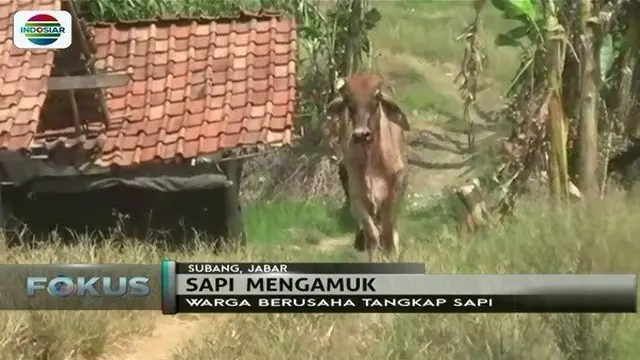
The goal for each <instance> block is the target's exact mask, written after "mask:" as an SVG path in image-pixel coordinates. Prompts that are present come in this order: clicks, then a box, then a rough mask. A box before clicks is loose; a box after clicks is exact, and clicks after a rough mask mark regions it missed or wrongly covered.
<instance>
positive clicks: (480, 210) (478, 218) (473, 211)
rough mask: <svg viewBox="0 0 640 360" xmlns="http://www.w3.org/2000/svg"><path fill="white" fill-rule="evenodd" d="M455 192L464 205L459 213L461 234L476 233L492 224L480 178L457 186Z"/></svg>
mask: <svg viewBox="0 0 640 360" xmlns="http://www.w3.org/2000/svg"><path fill="white" fill-rule="evenodd" d="M454 192H455V194H456V195H457V196H458V199H460V202H462V204H463V205H464V207H463V208H462V209H461V212H460V214H459V227H458V231H459V234H460V235H466V234H474V233H476V232H477V231H478V230H480V229H482V228H484V227H487V226H488V225H489V224H490V222H491V217H490V214H489V212H488V211H487V207H486V204H485V201H484V193H483V192H482V187H481V186H480V180H478V179H473V180H471V181H470V182H469V183H467V184H465V185H462V186H460V187H458V188H456V189H455V190H454Z"/></svg>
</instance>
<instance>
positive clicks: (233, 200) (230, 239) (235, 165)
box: [221, 151, 247, 246]
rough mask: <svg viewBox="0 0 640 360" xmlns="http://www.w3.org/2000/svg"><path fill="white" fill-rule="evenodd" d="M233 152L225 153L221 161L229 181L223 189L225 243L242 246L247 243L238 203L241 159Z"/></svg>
mask: <svg viewBox="0 0 640 360" xmlns="http://www.w3.org/2000/svg"><path fill="white" fill-rule="evenodd" d="M232 156H233V153H232V152H231V151H229V152H228V153H226V154H225V156H224V160H223V162H222V163H221V167H222V170H223V171H224V173H225V175H226V176H227V180H229V181H230V182H231V184H230V185H229V186H227V187H226V188H225V189H224V191H225V199H224V202H225V210H226V211H225V214H226V222H227V238H226V239H225V241H226V242H227V244H229V245H231V244H234V245H238V246H244V245H246V244H247V237H246V234H245V231H244V221H243V220H242V208H241V205H240V181H241V180H242V160H241V159H233V158H232Z"/></svg>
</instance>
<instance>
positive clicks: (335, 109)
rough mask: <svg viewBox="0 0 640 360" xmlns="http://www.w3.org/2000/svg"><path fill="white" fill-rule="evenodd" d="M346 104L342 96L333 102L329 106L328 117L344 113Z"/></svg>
mask: <svg viewBox="0 0 640 360" xmlns="http://www.w3.org/2000/svg"><path fill="white" fill-rule="evenodd" d="M345 105H346V102H345V101H344V98H343V97H342V96H338V97H337V98H335V99H333V100H331V102H330V103H329V104H328V105H327V116H329V117H335V116H338V115H340V114H341V113H342V111H343V110H344V107H345Z"/></svg>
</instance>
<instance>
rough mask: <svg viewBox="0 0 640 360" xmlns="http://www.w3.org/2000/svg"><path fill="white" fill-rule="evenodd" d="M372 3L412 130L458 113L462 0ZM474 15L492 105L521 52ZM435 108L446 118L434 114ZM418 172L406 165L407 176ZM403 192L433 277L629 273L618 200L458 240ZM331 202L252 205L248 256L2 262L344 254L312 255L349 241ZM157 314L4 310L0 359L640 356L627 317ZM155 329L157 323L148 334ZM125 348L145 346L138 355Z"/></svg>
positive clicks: (40, 258)
mask: <svg viewBox="0 0 640 360" xmlns="http://www.w3.org/2000/svg"><path fill="white" fill-rule="evenodd" d="M376 4H377V6H379V8H380V10H381V12H382V14H383V20H382V22H381V24H380V26H379V27H378V28H377V29H376V30H375V32H374V34H373V40H374V47H375V52H376V54H377V57H376V58H375V59H374V61H373V65H374V66H375V67H376V69H378V70H379V71H380V72H381V73H382V74H383V75H384V76H385V77H386V78H387V79H389V80H390V81H391V82H392V85H393V86H394V89H395V92H396V96H397V97H398V99H399V101H400V103H401V104H402V105H403V107H405V108H406V109H408V112H410V113H411V116H412V121H414V123H418V125H419V123H420V122H423V123H424V124H428V123H432V122H436V120H437V121H439V120H440V119H444V120H443V121H444V122H449V121H452V122H455V121H456V119H455V118H456V117H457V116H459V114H460V113H461V106H460V104H459V101H458V95H457V93H456V91H455V87H454V86H453V85H452V84H451V82H452V80H453V77H454V76H455V74H456V72H457V64H458V62H459V61H460V57H461V54H462V45H461V44H459V43H456V42H455V41H454V40H453V39H454V38H455V36H456V35H457V34H458V32H459V31H461V30H462V28H463V27H464V26H465V24H466V22H467V21H469V20H470V19H471V15H472V8H471V5H470V2H467V1H453V0H451V1H426V0H421V1H417V0H415V1H399V0H398V1H379V2H377V3H376ZM489 5H490V4H487V6H489ZM483 20H484V26H483V31H482V39H483V42H484V43H485V45H486V47H487V52H488V53H489V55H490V64H489V67H488V68H487V75H488V77H489V83H491V84H493V86H492V88H491V90H490V91H489V93H488V95H486V98H485V99H484V101H485V104H486V105H487V106H493V105H496V104H497V99H498V95H499V94H500V92H501V90H502V89H504V85H505V84H506V82H507V81H508V79H509V78H510V76H511V75H512V74H513V71H514V70H515V68H516V67H517V65H518V64H517V53H514V52H513V51H505V50H503V49H497V48H496V47H495V46H494V45H493V40H492V39H493V37H494V36H495V34H497V33H498V32H499V31H501V29H505V28H507V24H506V23H505V21H504V20H502V19H500V18H499V16H498V15H497V14H496V12H494V11H487V12H486V13H485V16H484V18H483ZM439 113H446V114H448V115H447V116H445V117H437V116H435V115H434V114H439ZM424 155H425V156H430V155H429V153H425V154H424ZM424 174H426V173H421V172H419V171H418V177H420V176H422V175H424ZM424 176H427V175H424ZM447 185H449V184H446V183H443V184H442V186H443V187H444V186H447ZM412 191H413V194H412V197H411V199H410V200H409V202H408V205H409V206H408V207H407V208H406V209H404V211H403V213H402V216H401V220H400V227H401V236H402V242H403V249H404V251H403V253H404V255H403V256H404V258H403V260H407V261H419V262H424V263H425V264H426V266H427V269H428V271H429V272H431V273H576V272H578V273H581V272H593V273H598V272H599V273H615V272H637V271H638V269H640V260H638V254H639V253H640V242H638V239H637V234H639V233H640V222H639V221H638V220H637V219H638V218H639V217H640V204H639V203H637V202H634V201H626V200H623V199H622V198H621V197H620V196H618V195H612V196H610V197H608V198H607V199H605V200H604V201H603V202H602V203H601V204H598V205H597V206H596V207H595V209H591V210H589V209H585V208H583V206H580V205H574V206H571V207H569V208H565V209H554V208H551V207H549V206H547V205H546V204H545V203H544V201H543V200H541V199H539V198H538V199H524V200H522V201H521V204H522V208H521V209H519V211H518V215H517V216H516V217H514V218H512V219H510V220H509V221H508V222H506V223H505V224H503V226H502V227H499V228H495V229H492V230H490V231H488V232H486V233H484V234H481V235H479V236H477V237H474V238H468V239H461V238H458V237H457V236H456V234H455V228H454V224H453V222H452V219H451V217H450V208H449V206H448V205H449V204H448V203H446V202H443V201H438V200H437V199H438V197H437V196H436V195H437V194H432V193H424V192H421V191H420V188H419V187H417V186H415V185H414V186H413V189H412ZM339 205H340V204H339V203H338V202H337V201H334V200H326V201H313V202H304V201H300V202H265V203H259V204H250V205H249V206H247V210H246V214H245V222H246V230H247V234H248V237H249V246H248V249H247V251H246V253H244V254H225V255H221V256H216V255H213V251H212V249H211V248H210V247H209V246H208V245H207V244H206V243H198V244H194V246H193V248H192V249H189V250H188V251H179V252H178V251H167V250H164V249H161V248H157V247H154V246H151V245H149V244H145V243H143V242H139V241H136V240H132V241H131V242H130V243H128V244H125V246H123V247H115V246H110V244H109V242H108V241H106V242H105V241H102V242H96V241H93V240H91V239H80V240H79V243H78V244H76V245H73V246H70V245H62V244H59V243H55V242H53V243H48V244H45V245H43V246H42V247H40V248H38V249H29V248H27V247H11V248H9V247H7V246H5V245H4V244H3V243H2V242H0V262H2V263H52V262H60V263H78V262H96V263H158V262H159V261H160V260H161V259H167V258H168V259H175V260H178V261H180V260H190V261H216V260H225V261H233V260H251V261H260V260H268V261H280V260H283V261H329V260H353V259H354V254H353V252H352V251H351V249H350V247H349V243H348V240H347V242H346V245H343V246H335V247H333V248H330V249H328V250H330V251H320V248H321V246H320V245H322V243H323V242H324V241H325V240H326V238H329V239H335V238H340V237H345V234H346V233H345V227H344V226H343V225H342V224H341V223H340V221H339V219H338V216H337V214H338V213H339ZM325 250H327V249H325ZM166 318H168V317H163V316H162V315H160V314H158V313H154V312H114V311H110V312H107V311H102V312H100V311H94V312H61V311H48V312H43V311H32V312H9V311H5V312H2V313H0V360H4V359H7V360H14V359H24V360H44V359H52V360H62V359H86V360H91V359H142V360H144V359H149V360H152V359H153V360H161V359H169V358H173V359H194V360H197V359H201V360H205V359H206V360H210V359H221V360H222V359H255V358H262V359H273V360H276V359H287V358H288V359H294V358H295V359H397V360H404V359H434V360H439V359H460V360H463V359H474V360H475V359H505V360H527V359H531V360H538V359H552V360H555V359H557V360H561V359H562V360H573V359H580V360H591V359H593V360H601V359H616V360H632V359H638V358H640V342H639V341H638V339H640V321H639V319H638V316H636V315H625V316H618V315H599V316H597V315H583V316H577V315H437V314H433V315H384V316H372V315H229V316H213V315H212V316H204V315H203V316H193V317H182V318H181V319H183V322H171V321H169V320H163V319H166ZM190 321H191V322H193V323H195V322H196V321H197V323H198V324H199V325H198V328H197V329H196V330H193V329H191V330H187V327H181V326H184V324H185V323H187V322H190ZM160 324H164V325H160ZM160 327H163V329H164V330H163V331H162V332H161V334H160V335H157V334H156V331H157V330H158V329H159V328H160ZM185 333H189V334H192V335H189V336H188V338H189V339H187V341H180V343H179V344H177V346H170V347H169V348H168V349H167V348H166V344H163V342H164V343H169V342H170V341H169V340H172V338H182V337H184V336H186V335H184V334H185ZM162 334H164V335H162ZM152 335H153V336H152ZM154 336H155V337H154ZM145 342H146V346H145ZM136 347H138V348H143V349H144V351H137V352H136V351H135V350H136Z"/></svg>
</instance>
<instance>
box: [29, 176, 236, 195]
mask: <svg viewBox="0 0 640 360" xmlns="http://www.w3.org/2000/svg"><path fill="white" fill-rule="evenodd" d="M228 183H230V182H229V181H227V178H226V177H225V176H224V175H220V174H197V175H189V176H167V175H165V176H154V177H149V176H131V177H127V178H125V177H105V176H95V175H94V176H77V177H74V178H72V179H64V178H60V177H55V178H49V179H36V180H34V181H33V182H32V184H31V189H32V190H33V191H35V192H60V193H62V192H83V191H95V190H102V189H107V188H110V187H115V186H128V187H132V188H138V189H148V190H155V191H161V192H175V191H185V190H206V189H215V188H219V187H222V186H228V185H229V184H228Z"/></svg>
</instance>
